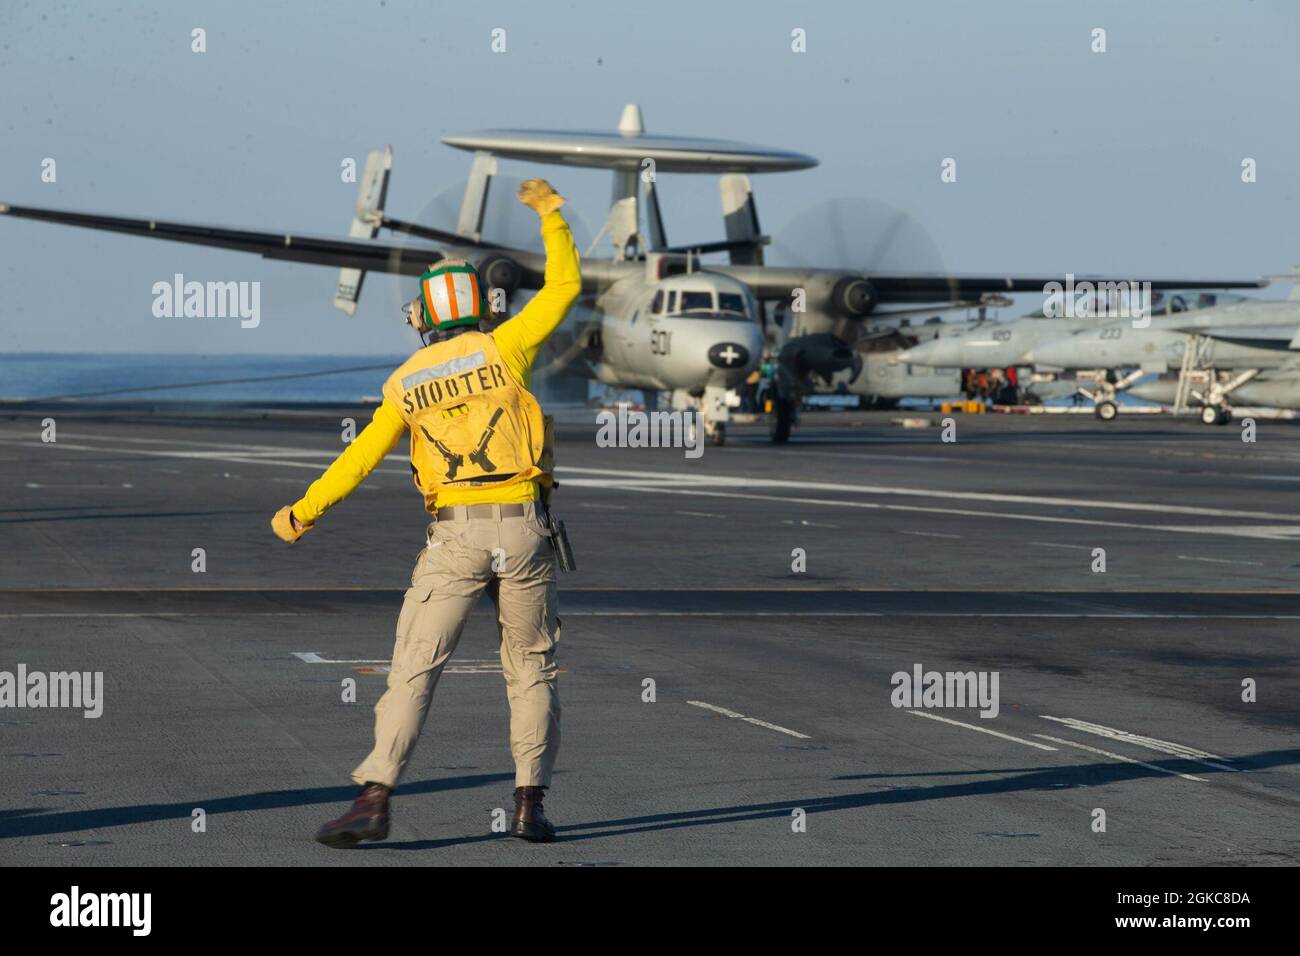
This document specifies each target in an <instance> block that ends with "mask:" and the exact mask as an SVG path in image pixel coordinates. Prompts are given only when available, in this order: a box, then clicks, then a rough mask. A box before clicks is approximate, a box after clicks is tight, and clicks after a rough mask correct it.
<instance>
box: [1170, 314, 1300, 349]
mask: <svg viewBox="0 0 1300 956" xmlns="http://www.w3.org/2000/svg"><path fill="white" fill-rule="evenodd" d="M1174 331H1177V332H1184V333H1186V334H1188V335H1204V336H1206V337H1208V338H1212V339H1218V340H1219V341H1221V342H1228V343H1230V344H1232V345H1245V346H1251V347H1253V348H1263V349H1270V348H1271V349H1294V348H1297V347H1300V346H1297V344H1296V342H1297V340H1300V323H1297V322H1295V321H1292V322H1285V323H1277V324H1261V325H1256V324H1251V325H1232V324H1227V323H1224V324H1219V325H1215V324H1210V325H1186V326H1182V327H1179V328H1177V329H1175V330H1174Z"/></svg>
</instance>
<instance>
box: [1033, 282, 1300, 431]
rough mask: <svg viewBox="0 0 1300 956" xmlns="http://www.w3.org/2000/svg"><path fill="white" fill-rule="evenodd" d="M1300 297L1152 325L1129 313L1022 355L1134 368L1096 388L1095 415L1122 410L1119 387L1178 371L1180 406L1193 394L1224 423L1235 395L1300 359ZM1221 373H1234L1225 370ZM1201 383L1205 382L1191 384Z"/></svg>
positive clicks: (1074, 365)
mask: <svg viewBox="0 0 1300 956" xmlns="http://www.w3.org/2000/svg"><path fill="white" fill-rule="evenodd" d="M1298 350H1300V303H1295V302H1260V301H1250V300H1246V301H1239V302H1234V303H1232V304H1230V305H1224V306H1216V307H1212V308H1208V309H1201V310H1198V311H1195V312H1187V313H1183V314H1180V315H1166V316H1159V317H1156V318H1153V319H1152V320H1151V324H1150V325H1149V326H1148V327H1146V328H1134V327H1133V323H1132V321H1131V320H1123V319H1121V320H1118V321H1113V322H1107V323H1103V324H1101V325H1097V324H1096V323H1094V324H1093V326H1092V327H1090V328H1087V329H1084V330H1081V331H1077V332H1075V333H1074V334H1072V335H1068V336H1064V337H1062V338H1056V339H1052V340H1049V341H1040V342H1039V344H1038V345H1036V346H1035V347H1034V348H1033V349H1031V350H1030V351H1029V352H1028V353H1026V355H1025V356H1024V361H1025V363H1026V364H1030V365H1033V366H1034V367H1035V368H1038V369H1043V368H1050V369H1053V370H1055V369H1062V370H1065V369H1132V370H1133V371H1131V372H1129V373H1128V374H1127V375H1125V376H1124V377H1121V378H1119V379H1117V380H1115V381H1110V382H1106V383H1103V385H1102V387H1101V388H1100V389H1099V391H1098V392H1097V393H1095V394H1094V395H1093V397H1094V399H1095V400H1096V401H1097V415H1098V417H1099V418H1102V419H1104V420H1110V419H1113V418H1115V417H1116V415H1117V414H1118V411H1119V409H1118V406H1117V405H1116V403H1115V400H1114V399H1115V392H1116V391H1119V390H1123V389H1125V388H1129V387H1131V386H1132V385H1134V384H1136V383H1137V381H1138V380H1139V379H1140V378H1141V377H1142V376H1144V375H1147V374H1150V373H1152V372H1159V373H1164V372H1167V371H1171V370H1177V371H1178V372H1179V374H1180V382H1181V384H1180V387H1179V389H1178V391H1177V392H1176V393H1175V396H1174V400H1173V404H1174V405H1175V407H1176V408H1177V409H1180V410H1181V408H1182V407H1184V406H1186V405H1187V404H1188V402H1187V399H1188V398H1194V399H1196V401H1198V402H1199V403H1200V404H1201V420H1202V421H1204V422H1205V423H1206V424H1224V423H1226V422H1227V421H1229V420H1230V418H1231V412H1230V411H1229V410H1228V404H1229V400H1230V397H1232V396H1234V395H1236V393H1238V392H1239V391H1240V389H1241V388H1242V387H1243V386H1245V385H1246V384H1247V383H1249V382H1251V381H1252V380H1254V379H1255V378H1256V377H1258V376H1259V374H1260V373H1261V372H1263V371H1265V370H1277V369H1284V368H1288V367H1295V366H1296V365H1297V363H1300V351H1298ZM1220 372H1231V373H1233V374H1231V375H1229V376H1226V377H1225V376H1222V375H1220V374H1219V373H1220ZM1201 382H1203V384H1204V386H1205V387H1204V388H1203V389H1201V390H1195V389H1193V385H1195V384H1199V383H1201Z"/></svg>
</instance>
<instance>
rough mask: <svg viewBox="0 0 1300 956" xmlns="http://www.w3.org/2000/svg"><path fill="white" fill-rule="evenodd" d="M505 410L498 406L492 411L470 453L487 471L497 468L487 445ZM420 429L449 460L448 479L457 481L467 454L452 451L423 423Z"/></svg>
mask: <svg viewBox="0 0 1300 956" xmlns="http://www.w3.org/2000/svg"><path fill="white" fill-rule="evenodd" d="M504 411H505V409H503V408H498V409H497V410H496V411H495V412H493V413H492V419H491V420H490V421H489V422H488V423H487V427H486V428H484V429H483V434H482V435H481V436H480V437H479V440H478V446H477V447H476V448H475V449H474V450H473V451H472V452H470V453H469V460H470V461H471V462H473V463H474V464H476V465H478V466H479V468H481V469H482V470H483V471H485V472H493V471H496V470H497V466H496V465H495V464H494V463H493V461H492V459H490V458H489V457H488V456H487V446H488V442H490V441H491V440H492V436H493V435H495V434H496V429H497V422H498V421H499V420H500V419H501V414H502V412H504ZM420 431H422V432H424V437H425V438H427V439H429V443H430V444H431V445H433V447H434V448H436V449H437V450H438V454H440V455H442V457H443V460H444V461H445V462H447V480H448V481H455V480H456V475H457V473H458V472H459V471H460V466H461V465H463V464H465V457H466V456H464V455H462V454H460V453H459V452H455V451H452V450H451V449H450V448H448V447H447V446H446V445H445V444H443V443H442V442H441V441H439V440H438V439H437V438H434V437H433V436H432V435H430V434H429V429H427V428H425V427H424V426H423V425H421V426H420Z"/></svg>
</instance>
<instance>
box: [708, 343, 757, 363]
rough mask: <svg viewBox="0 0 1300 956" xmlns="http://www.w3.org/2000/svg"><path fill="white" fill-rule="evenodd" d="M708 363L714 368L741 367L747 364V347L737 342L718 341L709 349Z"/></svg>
mask: <svg viewBox="0 0 1300 956" xmlns="http://www.w3.org/2000/svg"><path fill="white" fill-rule="evenodd" d="M709 364H710V365H712V366H713V367H714V368H724V369H732V368H742V367H743V366H746V365H748V364H749V349H748V348H747V347H745V346H744V345H742V344H741V343H739V342H719V343H718V344H717V345H714V346H713V347H712V348H710V349H709Z"/></svg>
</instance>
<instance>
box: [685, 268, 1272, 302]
mask: <svg viewBox="0 0 1300 956" xmlns="http://www.w3.org/2000/svg"><path fill="white" fill-rule="evenodd" d="M708 268H709V270H710V271H713V272H721V273H724V274H726V275H730V276H732V277H734V278H736V279H739V280H740V281H741V282H745V283H747V284H749V285H750V286H751V287H752V288H753V289H754V294H755V295H756V296H758V298H760V299H785V298H788V297H789V296H790V294H791V292H792V291H793V290H794V289H796V288H799V287H802V286H805V285H806V284H807V283H808V282H810V281H814V280H819V281H830V282H835V281H837V279H839V278H846V279H849V278H865V279H866V280H867V281H869V282H870V283H871V286H872V288H873V290H874V292H875V296H876V301H877V302H878V303H888V302H910V303H922V302H925V303H941V302H962V301H969V300H972V299H973V300H976V301H978V300H979V298H980V296H982V295H984V294H986V293H999V292H1001V293H1007V292H1038V293H1042V291H1043V289H1044V287H1045V286H1046V285H1047V284H1048V283H1051V282H1056V283H1061V284H1064V278H1065V277H1064V276H1048V277H1046V278H1025V277H1019V276H970V275H933V274H930V275H925V274H916V273H895V274H877V273H858V272H850V271H845V270H838V269H806V268H800V267H797V266H709V267H708ZM1121 281H1128V282H1150V283H1151V288H1152V289H1153V290H1155V289H1262V288H1264V287H1265V286H1267V285H1268V280H1267V279H1262V278H1251V279H1242V278H1236V279H1150V278H1145V277H1141V276H1128V277H1122V276H1081V275H1076V276H1075V277H1074V284H1075V286H1078V285H1079V284H1080V283H1082V282H1094V283H1096V282H1121Z"/></svg>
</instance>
